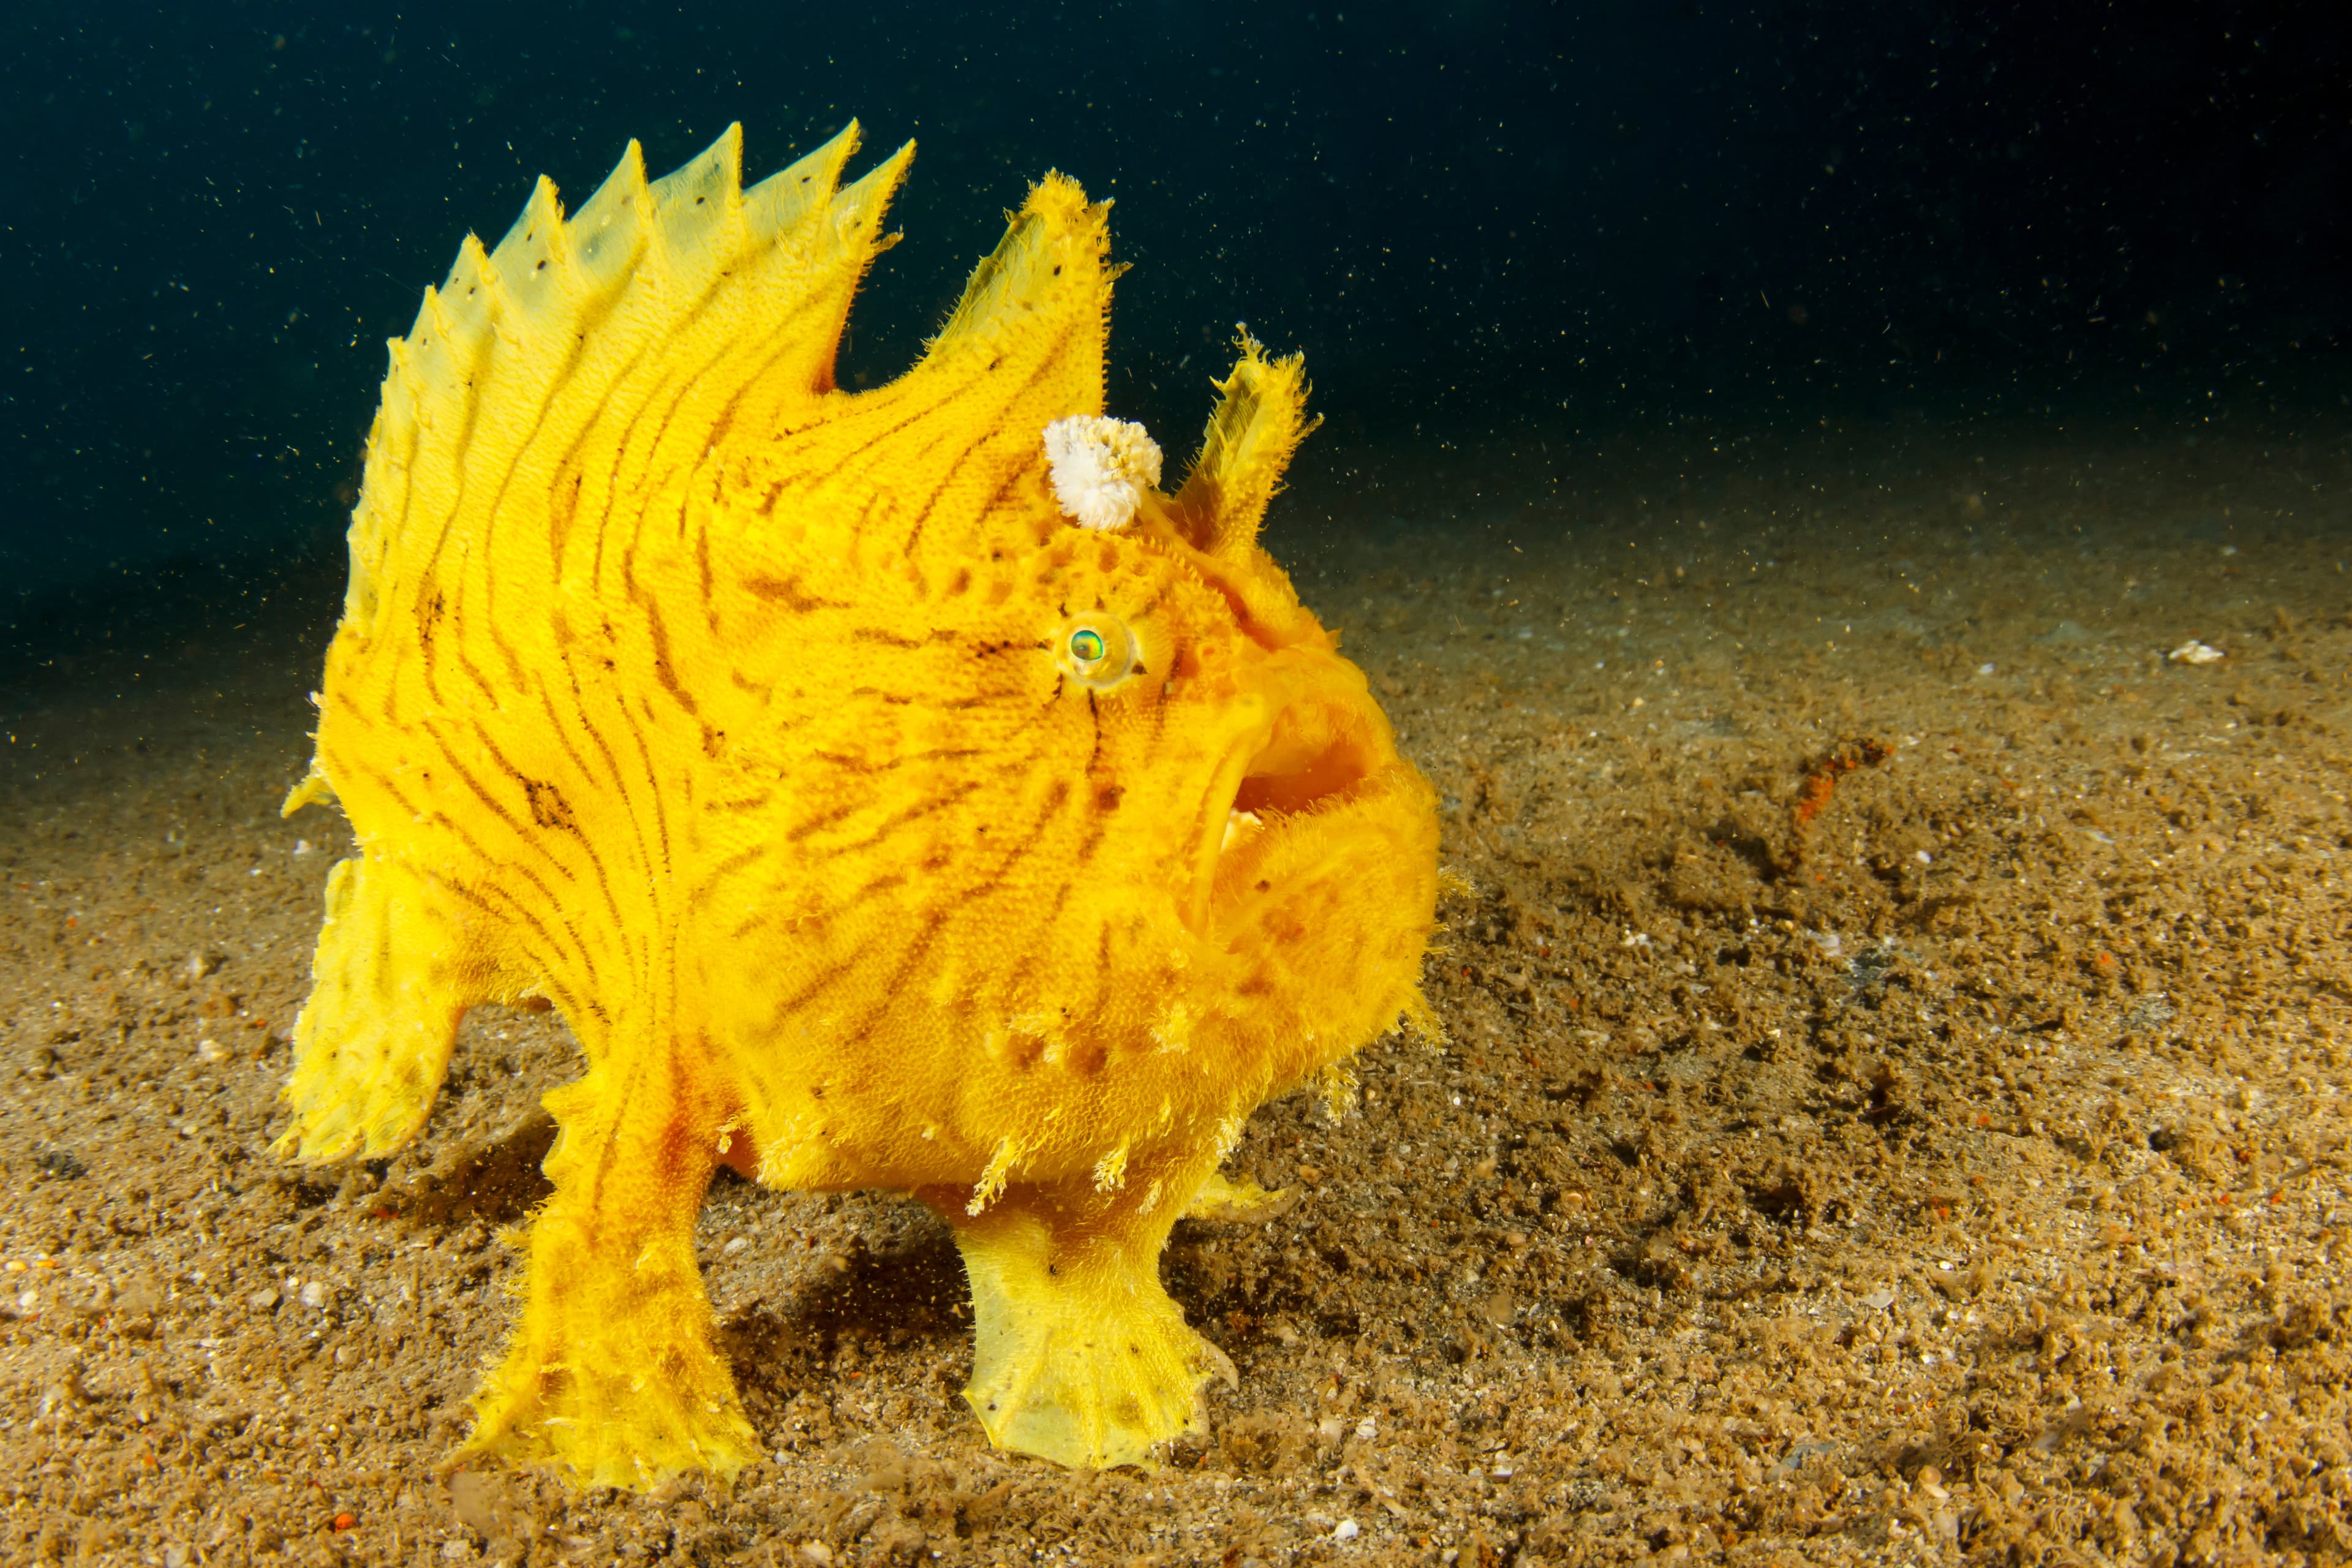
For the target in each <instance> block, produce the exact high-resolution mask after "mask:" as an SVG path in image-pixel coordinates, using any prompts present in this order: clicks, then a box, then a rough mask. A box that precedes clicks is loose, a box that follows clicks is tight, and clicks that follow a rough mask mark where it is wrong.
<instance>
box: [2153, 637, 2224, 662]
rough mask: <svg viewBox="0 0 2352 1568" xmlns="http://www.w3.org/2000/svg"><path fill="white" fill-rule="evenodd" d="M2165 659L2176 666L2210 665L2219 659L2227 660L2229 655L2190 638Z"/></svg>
mask: <svg viewBox="0 0 2352 1568" xmlns="http://www.w3.org/2000/svg"><path fill="white" fill-rule="evenodd" d="M2164 657H2165V658H2168V659H2170V660H2171V661H2172V662H2173V663H2175V664H2210V663H2212V662H2213V661H2214V660H2215V659H2217V658H2228V657H2229V655H2227V654H2225V653H2223V652H2222V651H2221V649H2220V648H2218V647H2211V646H2210V645H2209V644H2206V643H2201V642H2199V641H2198V640H2197V639H2196V638H2195V637H2190V638H2189V640H2188V641H2187V642H2185V643H2182V644H2181V645H2180V646H2179V647H2177V648H2174V649H2173V650H2172V651H2171V652H2170V653H2168V654H2166V655H2165V656H2164Z"/></svg>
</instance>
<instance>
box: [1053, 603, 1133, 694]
mask: <svg viewBox="0 0 2352 1568" xmlns="http://www.w3.org/2000/svg"><path fill="white" fill-rule="evenodd" d="M1135 657H1136V653H1135V634H1134V633H1133V632H1130V631H1129V630H1128V629H1127V623H1126V622H1125V621H1122V620H1120V619H1119V618H1118V616H1109V615H1103V614H1101V613H1099V612H1097V613H1096V614H1094V615H1090V616H1075V617H1073V618H1072V619H1071V620H1070V621H1069V622H1068V623H1067V624H1066V625H1065V626H1063V627H1062V635H1061V637H1059V638H1058V639H1057V640H1056V642H1055V663H1057V664H1059V665H1060V666H1061V667H1062V673H1063V674H1065V675H1066V676H1068V677H1069V678H1070V679H1073V680H1075V681H1076V682H1077V683H1078V684H1079V685H1081V686H1090V687H1092V688H1094V689H1096V690H1097V691H1100V690H1105V689H1108V688H1110V687H1114V686H1117V685H1118V684H1119V683H1120V682H1122V681H1124V680H1125V679H1127V678H1128V677H1129V676H1130V675H1132V674H1134V673H1135Z"/></svg>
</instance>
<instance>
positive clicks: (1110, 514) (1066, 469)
mask: <svg viewBox="0 0 2352 1568" xmlns="http://www.w3.org/2000/svg"><path fill="white" fill-rule="evenodd" d="M1045 462H1046V466H1047V467H1048V468H1050V469H1051V470H1052V472H1053V478H1054V499H1055V500H1057V501H1059V502H1060V503H1061V507H1062V512H1063V515H1064V516H1066V517H1067V518H1069V519H1070V520H1071V521H1074V522H1076V524H1077V525H1078V526H1079V527H1080V528H1092V529H1104V530H1108V529H1113V528H1124V527H1125V526H1127V524H1128V523H1129V522H1130V521H1133V520H1134V517H1135V514H1136V510H1137V509H1139V507H1141V506H1142V505H1143V492H1144V491H1145V490H1146V489H1150V488H1152V487H1154V486H1156V485H1158V484H1159V483H1160V447H1159V446H1158V445H1157V444H1156V443H1155V442H1154V441H1153V440H1152V439H1151V436H1150V432H1148V431H1147V430H1145V429H1144V427H1143V426H1140V425H1138V424H1135V423H1134V422H1133V421H1131V420H1126V419H1111V418H1108V417H1106V416H1102V415H1099V414H1092V415H1072V416H1070V417H1069V418H1067V419H1056V420H1055V421H1054V422H1053V423H1052V424H1051V425H1048V426H1045Z"/></svg>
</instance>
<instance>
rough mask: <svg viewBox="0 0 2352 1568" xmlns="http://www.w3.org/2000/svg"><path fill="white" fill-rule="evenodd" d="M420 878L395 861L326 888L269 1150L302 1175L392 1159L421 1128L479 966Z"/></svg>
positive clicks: (339, 877) (348, 867)
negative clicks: (308, 1168) (305, 1169)
mask: <svg viewBox="0 0 2352 1568" xmlns="http://www.w3.org/2000/svg"><path fill="white" fill-rule="evenodd" d="M464 953H465V945H464V941H463V932H462V931H461V930H460V928H459V927H458V925H457V922H456V921H454V920H452V919H451V918H450V917H449V915H448V913H447V911H446V910H445V909H444V908H443V905H442V897H441V895H439V894H438V893H437V892H436V890H435V889H434V888H433V887H432V885H431V884H430V883H429V882H427V881H426V880H425V878H423V877H422V876H420V875H419V874H417V873H416V872H415V871H414V870H411V869H410V868H407V867H406V866H404V865H402V864H401V863H400V862H399V861H397V860H393V859H389V858H381V857H376V856H368V857H363V858H360V859H355V860H345V861H343V862H341V864H339V865H338V866H336V868H334V870H333V871H332V872H331V873H330V874H329V876H328V878H327V922H326V926H325V928H324V929H323V930H321V931H320V933H319V948H318V953H317V956H316V957H314V958H313V959H312V960H311V964H310V973H311V985H310V1001H309V1002H308V1003H307V1004H305V1005H304V1006H303V1008H302V1014H301V1016H300V1017H299V1019H298V1020H297V1021H296V1022H295V1025H294V1072H293V1076H292V1077H291V1078H289V1079H288V1080H287V1083H286V1088H285V1089H284V1090H283V1091H282V1093H281V1095H280V1098H281V1099H282V1100H285V1101H286V1103H287V1104H288V1106H289V1107H290V1108H291V1109H292V1110H293V1112H294V1121H293V1125H292V1126H290V1127H289V1128H288V1129H287V1130H286V1131H285V1132H284V1134H282V1135H281V1136H280V1137H279V1138H278V1142H277V1143H276V1144H275V1145H274V1152H276V1153H277V1154H278V1157H279V1158H281V1159H291V1160H298V1161H300V1162H302V1163H305V1164H323V1163H328V1162H330V1161H334V1160H342V1159H348V1158H350V1157H352V1156H354V1155H356V1156H359V1157H361V1158H362V1159H380V1158H382V1157H383V1156H385V1155H387V1154H391V1153H393V1152H396V1151H398V1150H399V1149H401V1148H403V1147H404V1146H405V1145H406V1144H407V1143H408V1142H409V1141H410V1140H411V1139H413V1138H415V1136H416V1131H417V1129H418V1128H420V1127H422V1126H423V1125H424V1124H425V1115H426V1113H427V1112H429V1111H430V1110H432V1109H433V1100H434V1097H435V1096H436V1094H438V1093H439V1092H440V1089H441V1079H442V1077H443V1075H444V1074H446V1072H447V1071H448V1068H449V1051H450V1047H452V1046H454V1045H455V1044H456V1043H457V1025H458V1022H459V1021H460V1020H461V1019H463V1018H464V1017H465V1016H466V1009H467V1008H468V1007H470V1006H472V1005H475V1004H476V1003H478V1002H483V1001H488V1000H489V999H490V998H489V997H488V995H487V994H485V991H486V989H487V988H486V986H485V985H484V984H482V980H483V976H482V975H481V973H478V971H479V969H480V968H482V967H484V966H478V965H469V964H468V963H467V962H466V959H465V956H464Z"/></svg>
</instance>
